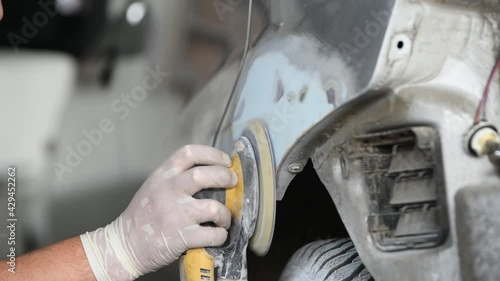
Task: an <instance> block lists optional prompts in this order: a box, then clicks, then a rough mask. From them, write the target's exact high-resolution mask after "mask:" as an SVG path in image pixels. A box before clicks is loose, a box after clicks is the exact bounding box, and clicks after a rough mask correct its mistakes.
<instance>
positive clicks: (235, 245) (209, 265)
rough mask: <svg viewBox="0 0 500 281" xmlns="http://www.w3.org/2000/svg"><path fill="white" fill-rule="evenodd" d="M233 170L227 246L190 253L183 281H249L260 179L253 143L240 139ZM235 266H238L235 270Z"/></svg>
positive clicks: (227, 202) (228, 197)
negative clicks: (250, 246)
mask: <svg viewBox="0 0 500 281" xmlns="http://www.w3.org/2000/svg"><path fill="white" fill-rule="evenodd" d="M231 157H232V166H231V168H230V169H231V170H232V171H233V172H234V173H235V174H236V176H237V177H238V183H237V184H236V186H235V187H234V188H231V189H227V190H226V191H225V194H224V195H225V196H224V198H216V199H218V200H219V201H222V202H224V203H225V205H226V207H227V208H228V209H229V211H230V212H231V227H230V229H229V232H228V240H227V241H226V244H225V245H223V246H222V247H218V248H205V249H191V250H188V251H187V253H186V255H185V256H184V257H182V260H181V280H185V281H206V280H210V281H215V275H216V274H215V269H216V268H217V270H218V271H217V276H218V278H220V279H222V280H247V276H246V274H247V268H246V267H247V265H246V249H247V246H248V243H249V240H250V238H251V237H252V235H253V233H254V231H255V224H256V220H257V215H258V204H259V176H258V169H257V162H256V159H255V153H254V150H253V147H252V144H251V142H250V141H249V140H248V139H247V138H245V137H242V138H240V139H239V140H238V141H237V142H236V143H235V148H234V151H233V153H232V156H231ZM235 265H236V266H235Z"/></svg>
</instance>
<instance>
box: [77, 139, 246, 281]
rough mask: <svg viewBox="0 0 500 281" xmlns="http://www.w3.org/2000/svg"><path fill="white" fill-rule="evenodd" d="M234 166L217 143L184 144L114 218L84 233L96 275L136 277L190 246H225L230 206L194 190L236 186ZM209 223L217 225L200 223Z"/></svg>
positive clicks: (103, 277) (99, 277)
mask: <svg viewBox="0 0 500 281" xmlns="http://www.w3.org/2000/svg"><path fill="white" fill-rule="evenodd" d="M195 165H205V166H196V167H194V166H195ZM229 166H231V159H230V158H229V156H228V155H227V154H225V153H223V152H222V151H219V150H217V149H215V148H212V147H208V146H200V145H189V146H185V147H183V148H181V149H179V150H178V151H177V152H176V153H175V154H174V155H173V156H172V157H171V158H170V159H169V160H167V161H166V162H165V163H163V164H162V165H161V166H160V167H159V168H158V169H156V170H155V171H154V172H153V173H152V174H151V175H150V176H149V177H148V179H147V180H146V182H144V184H143V185H142V186H141V188H140V189H139V190H138V191H137V193H136V194H135V195H134V198H133V199H132V201H131V202H130V204H129V206H128V207H127V209H126V210H125V211H124V212H123V213H122V214H121V215H120V216H119V217H118V218H117V219H116V220H115V221H114V222H112V223H111V224H109V225H107V226H106V227H104V228H99V229H98V230H96V231H94V232H91V233H86V234H83V235H81V236H80V238H81V240H82V244H83V246H84V249H85V253H86V255H87V258H88V260H89V263H90V265H91V267H92V270H93V272H94V275H95V277H96V279H97V280H98V281H101V280H102V281H109V280H113V281H115V280H134V279H136V278H137V277H139V276H141V275H143V274H146V273H149V272H152V271H156V270H158V269H160V268H161V267H163V266H165V265H168V264H170V263H171V262H173V261H174V260H176V259H178V258H179V257H180V255H181V254H182V253H183V252H185V251H186V250H187V249H189V248H201V247H207V246H220V245H222V244H223V243H224V242H225V240H226V238H227V229H228V228H229V226H230V223H231V214H230V212H229V210H228V209H227V208H226V207H225V206H224V205H223V204H222V203H220V202H218V201H216V200H211V199H203V200H197V199H194V198H193V197H192V195H194V194H195V193H197V192H198V191H200V190H202V189H204V188H212V187H216V188H221V187H223V188H224V187H225V188H228V187H233V186H235V185H236V183H237V178H236V175H235V174H234V172H232V171H231V170H230V169H228V168H227V167H229ZM204 222H214V223H215V224H216V225H217V226H218V227H207V226H200V224H201V223H204Z"/></svg>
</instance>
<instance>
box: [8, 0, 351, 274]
mask: <svg viewBox="0 0 500 281" xmlns="http://www.w3.org/2000/svg"><path fill="white" fill-rule="evenodd" d="M281 2H282V1H281V0H280V1H274V3H277V4H276V5H282V6H281V7H282V8H281V9H277V10H278V11H287V9H290V8H291V7H290V6H289V5H287V4H288V3H286V1H285V0H283V3H284V4H280V3H281ZM253 3H254V4H253V12H252V13H253V14H252V21H251V33H250V35H249V39H250V40H249V43H250V45H251V44H253V43H254V42H255V41H256V40H257V39H258V38H259V37H260V36H261V34H262V33H263V31H264V30H265V28H266V27H267V26H268V24H269V22H270V20H269V18H268V17H269V16H271V17H272V16H273V15H272V14H270V13H268V11H269V5H270V4H269V3H273V2H269V1H267V0H255V1H253ZM3 4H4V14H5V16H4V19H3V21H2V22H0V86H1V88H0V97H1V102H0V128H2V135H1V136H2V138H1V140H0V144H1V145H0V167H1V170H2V171H4V172H1V173H0V189H1V190H2V192H0V221H4V222H5V221H6V219H7V213H8V212H7V192H3V191H5V190H6V188H7V186H6V183H7V167H9V166H12V165H15V166H16V167H17V173H16V174H17V177H16V181H17V182H16V188H17V190H16V203H17V205H16V215H17V218H18V223H17V229H16V246H17V248H16V249H17V255H21V254H23V253H26V252H29V251H32V250H34V249H37V248H40V247H43V246H46V245H50V244H52V243H55V242H57V241H61V240H63V239H66V238H69V237H73V236H76V235H80V234H82V233H84V232H85V231H93V230H95V229H96V228H98V227H102V226H105V225H106V224H108V223H109V222H111V221H113V220H114V219H115V218H116V217H117V216H119V215H120V213H121V212H122V211H123V210H124V209H125V207H126V206H127V204H128V203H129V201H130V199H131V198H132V196H133V195H134V193H135V192H136V191H137V189H138V188H139V187H140V186H141V184H142V182H143V181H144V180H145V179H146V178H147V176H148V175H149V173H150V172H151V171H152V170H153V169H154V168H156V167H157V166H158V165H160V164H161V163H162V162H163V161H164V160H165V159H166V158H168V156H169V155H170V154H171V153H172V152H173V151H174V150H175V149H177V148H178V147H180V146H182V145H184V144H187V143H205V144H207V143H210V141H209V140H207V139H201V138H200V137H198V136H201V135H209V134H207V133H206V132H204V133H200V132H194V131H193V130H192V128H193V124H194V123H195V122H202V123H201V124H202V126H200V125H199V123H198V126H197V127H198V128H203V130H214V129H215V128H205V127H207V126H204V125H203V124H206V123H210V122H207V120H212V123H213V120H214V118H220V116H221V114H222V112H221V110H220V108H221V107H223V106H224V105H223V102H224V101H225V100H226V98H225V97H226V96H227V94H228V91H230V90H231V89H232V85H234V83H235V82H236V79H237V73H238V67H239V64H240V63H241V58H242V54H243V50H244V47H245V42H246V35H247V25H248V22H249V21H248V1H245V0H210V1H207V0H168V1H165V0H143V1H128V0H37V1H25V2H23V3H22V4H20V3H19V2H16V1H12V0H11V1H8V0H7V1H5V0H4V1H3ZM283 7H284V8H283ZM285 8H286V9H285ZM277 16H279V17H281V18H282V17H287V14H281V15H277ZM208 92H212V93H213V92H216V93H217V95H218V96H220V100H219V99H215V100H214V99H213V98H210V99H206V98H205V99H204V98H203V95H205V94H206V93H208ZM205 96H206V95H205ZM212 96H213V95H210V97H212ZM193 104H194V106H192V105H193ZM200 106H201V107H200ZM199 108H208V110H207V111H204V112H199V110H197V109H199ZM203 122H206V123H203ZM302 175H304V176H302ZM307 175H315V172H314V170H313V168H312V166H311V164H309V165H308V166H307V167H306V169H305V171H304V172H303V173H301V175H299V176H297V177H296V178H295V179H294V181H293V182H292V185H291V186H290V187H289V188H288V191H287V196H286V198H285V199H286V200H283V201H282V202H278V203H277V215H276V216H277V222H276V227H275V234H274V240H273V245H272V247H271V250H270V252H269V253H268V254H267V256H266V257H264V258H258V257H256V256H254V255H252V254H250V256H249V274H250V278H251V279H252V280H277V279H278V277H279V274H280V272H281V270H282V268H283V267H284V266H285V264H286V262H287V260H288V258H289V257H290V256H291V255H292V254H293V252H294V251H295V250H296V249H298V248H299V247H301V246H303V245H304V244H306V243H307V242H310V241H315V240H317V239H320V238H322V239H325V238H328V237H330V235H332V234H336V236H335V237H347V233H346V231H345V229H343V227H341V228H339V227H337V228H335V225H342V224H341V223H330V224H325V220H326V219H328V220H329V221H331V222H332V221H333V222H340V218H339V217H338V214H337V213H336V211H335V207H334V205H333V202H332V201H331V199H330V196H329V195H328V193H327V191H326V189H325V188H324V187H323V186H322V184H321V182H320V181H319V179H318V178H317V177H316V176H314V177H310V176H309V177H308V176H307ZM304 187H307V192H302V191H301V190H303V189H301V188H304ZM305 204H307V205H308V206H309V207H308V208H306V209H304V207H303V206H304V205H305ZM318 214H323V215H318ZM304 226H306V227H304ZM7 232H8V231H7V230H6V229H3V228H0V259H2V257H5V256H6V255H7V238H8V233H7ZM339 233H340V234H339ZM140 280H179V275H178V267H177V265H175V264H174V265H172V266H169V267H166V268H165V269H163V270H161V271H159V272H157V273H153V274H150V275H147V276H144V277H141V278H140Z"/></svg>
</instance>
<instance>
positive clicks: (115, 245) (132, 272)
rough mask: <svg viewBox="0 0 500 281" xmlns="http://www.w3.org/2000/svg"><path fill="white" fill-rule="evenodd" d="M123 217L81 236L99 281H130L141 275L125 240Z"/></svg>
mask: <svg viewBox="0 0 500 281" xmlns="http://www.w3.org/2000/svg"><path fill="white" fill-rule="evenodd" d="M121 226H122V219H121V216H120V217H118V218H117V219H116V220H115V221H113V222H112V223H110V224H108V225H107V226H106V227H102V228H99V229H97V230H95V231H93V232H87V233H85V234H82V235H81V236H80V239H81V241H82V244H83V247H84V250H85V253H86V255H87V259H88V260H89V264H90V265H91V268H92V271H93V273H94V276H95V277H96V280H97V281H111V280H113V281H115V280H116V281H130V280H135V279H137V278H138V277H140V276H141V275H143V273H142V272H140V271H139V270H138V269H137V266H136V265H135V264H134V263H133V261H132V260H131V255H130V253H129V251H128V249H127V248H126V245H125V244H126V243H124V239H123V231H122V230H123V227H121Z"/></svg>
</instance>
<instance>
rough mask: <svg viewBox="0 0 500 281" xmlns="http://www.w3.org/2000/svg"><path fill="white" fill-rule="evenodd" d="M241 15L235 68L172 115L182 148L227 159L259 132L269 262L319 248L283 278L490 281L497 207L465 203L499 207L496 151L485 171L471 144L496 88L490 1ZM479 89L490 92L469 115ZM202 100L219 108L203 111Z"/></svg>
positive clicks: (494, 18)
mask: <svg viewBox="0 0 500 281" xmlns="http://www.w3.org/2000/svg"><path fill="white" fill-rule="evenodd" d="M241 5H249V6H248V9H250V11H248V10H247V12H248V15H249V17H250V19H249V28H248V32H249V33H248V34H247V42H246V44H247V45H246V46H245V48H246V49H245V50H244V52H243V53H242V56H243V57H242V58H241V59H237V60H235V61H234V63H232V64H231V63H227V64H226V66H224V67H222V69H221V70H220V71H219V73H218V74H216V76H215V77H214V78H213V80H211V81H209V82H208V83H207V85H206V87H205V88H203V89H204V90H202V92H200V94H199V95H198V96H195V97H194V98H193V100H192V101H191V103H190V104H189V105H188V106H187V109H186V111H185V113H184V116H186V118H188V117H189V119H190V121H191V122H189V123H188V124H189V125H187V126H186V128H191V127H192V128H194V129H193V130H192V134H191V135H190V137H191V138H190V140H192V141H194V142H202V143H207V144H210V143H215V144H217V146H218V147H221V148H223V149H225V150H226V151H230V149H231V146H232V143H233V142H234V141H236V140H237V139H238V138H239V137H240V136H241V135H243V134H244V132H245V130H247V128H248V127H249V126H252V125H251V124H253V123H254V122H260V123H261V124H263V127H264V128H265V130H266V136H267V138H268V140H269V143H270V144H271V147H272V166H273V174H274V176H275V185H276V190H275V196H276V198H275V199H276V200H277V201H278V202H279V201H281V202H279V203H278V207H277V210H278V211H277V216H276V221H277V224H276V228H275V229H274V231H275V234H276V235H275V237H274V242H273V244H272V246H271V248H270V249H271V250H270V252H269V253H268V255H271V256H273V257H274V258H275V259H278V256H279V254H277V253H276V252H279V251H280V248H281V251H283V252H282V253H285V252H286V250H282V249H283V247H284V246H283V245H288V246H290V245H294V246H296V245H297V244H299V243H300V242H303V243H304V244H306V243H307V242H311V241H312V240H316V239H317V238H321V239H322V241H319V242H318V241H316V242H313V243H311V244H309V245H307V246H305V247H304V248H301V249H300V250H298V252H297V253H296V254H295V255H294V256H293V257H292V259H291V260H290V262H289V264H288V266H287V267H286V269H285V270H284V274H283V275H282V279H283V280H373V279H375V280H494V279H495V277H494V276H495V274H497V273H498V272H497V269H496V268H498V267H496V266H495V264H496V263H497V261H498V259H497V258H498V256H497V255H494V254H492V253H491V252H490V250H489V249H488V247H495V248H496V249H498V248H497V247H498V245H499V242H498V239H496V238H495V235H494V234H493V233H496V234H498V228H496V227H497V226H498V221H497V219H496V218H495V217H497V215H498V210H496V208H495V207H492V206H491V205H489V204H488V207H487V206H485V205H483V207H479V206H478V204H480V205H481V204H483V203H480V202H484V204H486V201H488V200H493V199H492V198H493V197H494V198H498V194H499V193H498V192H499V190H498V188H496V187H494V186H498V183H499V182H498V176H497V174H496V172H495V170H496V164H494V163H495V160H494V158H495V157H494V156H491V155H492V154H491V153H493V154H494V152H492V151H494V150H496V148H493V149H492V150H491V151H490V152H491V153H490V156H491V157H490V158H491V159H492V160H491V162H490V161H488V159H487V157H479V156H478V155H477V154H476V155H474V154H475V152H474V149H473V148H471V145H472V144H471V141H472V142H473V138H472V139H471V134H472V135H474V134H475V133H477V132H478V130H479V131H480V130H481V129H484V128H492V129H493V131H496V126H495V125H491V124H497V123H498V120H497V118H498V114H497V113H498V106H497V104H498V95H497V94H496V93H497V92H498V88H497V87H498V79H494V80H493V83H491V81H490V83H488V86H486V85H487V82H488V79H489V78H490V76H493V75H492V73H493V74H494V72H495V71H496V70H495V71H492V69H494V68H495V64H496V60H497V55H498V43H499V41H498V40H499V38H498V19H499V16H498V9H499V8H500V7H499V6H498V4H497V3H493V2H487V1H478V2H476V3H475V4H474V5H470V3H468V2H467V1H406V0H400V1H326V0H325V1H299V0H297V1H279V0H276V1H249V2H242V3H241ZM250 27H251V28H250ZM495 69H496V68H495ZM225 72H231V73H235V72H237V74H236V75H237V77H236V80H234V79H233V77H231V78H232V79H226V78H227V77H225V76H224V73H225ZM490 80H491V78H490ZM233 81H234V83H233ZM490 84H491V85H490ZM485 87H486V88H487V89H486V90H485ZM488 87H491V91H492V92H493V93H495V94H491V95H489V97H488V99H489V101H488V104H489V106H488V107H487V108H482V107H481V105H480V104H481V100H483V101H484V95H483V93H486V95H487V92H488ZM214 89H217V90H216V91H214ZM221 89H222V91H221ZM215 99H217V100H220V99H224V101H225V103H224V104H220V105H219V107H218V108H217V109H216V110H213V109H209V110H204V108H206V107H204V105H206V104H208V103H210V104H213V103H211V101H213V100H215ZM478 111H485V112H483V113H482V116H481V117H480V118H479V119H478V118H476V114H479V113H478ZM493 134H494V135H495V134H496V133H493ZM188 135H189V134H188ZM493 138H494V139H497V137H496V136H495V137H493ZM495 142H496V140H495V141H493V143H495ZM492 147H496V146H495V145H492ZM484 154H488V153H486V152H485V153H484ZM308 161H310V162H308ZM317 177H319V179H320V181H318V180H317ZM322 188H324V189H325V190H326V191H327V192H328V194H329V195H330V197H331V199H332V200H333V203H334V204H332V203H331V202H328V200H325V199H324V196H326V193H324V194H323V193H321V192H320V191H319V189H322ZM317 189H318V190H317ZM312 193H314V194H315V196H312V198H311V197H310V194H312ZM297 194H298V195H297ZM483 200H485V201H483ZM296 209H301V210H305V209H307V210H308V211H304V212H303V213H301V212H297V211H296ZM312 210H316V211H312ZM325 210H327V211H325ZM287 212H290V213H294V214H295V215H296V216H295V219H293V217H294V216H293V215H292V216H289V217H287V216H286V215H285V214H286V213H287ZM337 212H338V215H340V219H338V218H337ZM305 213H308V215H306V216H301V215H297V214H305ZM282 216H283V217H282ZM475 216H481V218H482V219H479V220H476V219H474V217H475ZM280 220H290V221H291V222H289V223H280ZM495 221H496V222H495ZM312 224H316V225H315V226H311V225H312ZM495 225H496V226H495ZM344 227H345V229H346V230H347V233H345V232H343V231H344V230H343V228H344ZM494 229H497V230H494ZM308 231H310V232H311V231H312V232H316V233H314V234H312V233H307V232H308ZM487 233H490V234H487ZM314 235H316V237H314V238H313V239H311V236H314ZM291 237H293V238H291ZM327 238H332V239H330V240H323V239H327ZM308 239H309V241H308ZM477 239H481V240H483V239H485V240H484V241H488V242H487V243H486V242H484V243H483V242H480V241H477ZM293 240H295V241H293ZM351 240H352V243H351ZM283 241H286V242H283ZM291 241H293V242H291ZM299 241H300V242H299ZM486 245H488V246H486ZM493 245H494V246H493ZM292 247H293V246H292ZM251 248H252V247H251ZM354 248H355V249H354ZM273 250H274V251H276V252H273ZM356 251H357V252H356ZM358 253H359V256H358ZM264 259H265V258H264ZM282 259H283V258H282ZM363 264H364V265H365V266H366V268H364V266H363ZM260 269H262V266H261V267H260ZM256 271H258V270H256ZM368 272H369V273H368ZM495 272H496V273H495ZM250 276H252V260H251V261H250ZM270 276H271V275H268V277H269V278H270ZM260 278H264V277H260ZM274 278H276V277H274ZM271 279H272V278H270V279H269V280H271ZM261 280H263V279H261Z"/></svg>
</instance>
